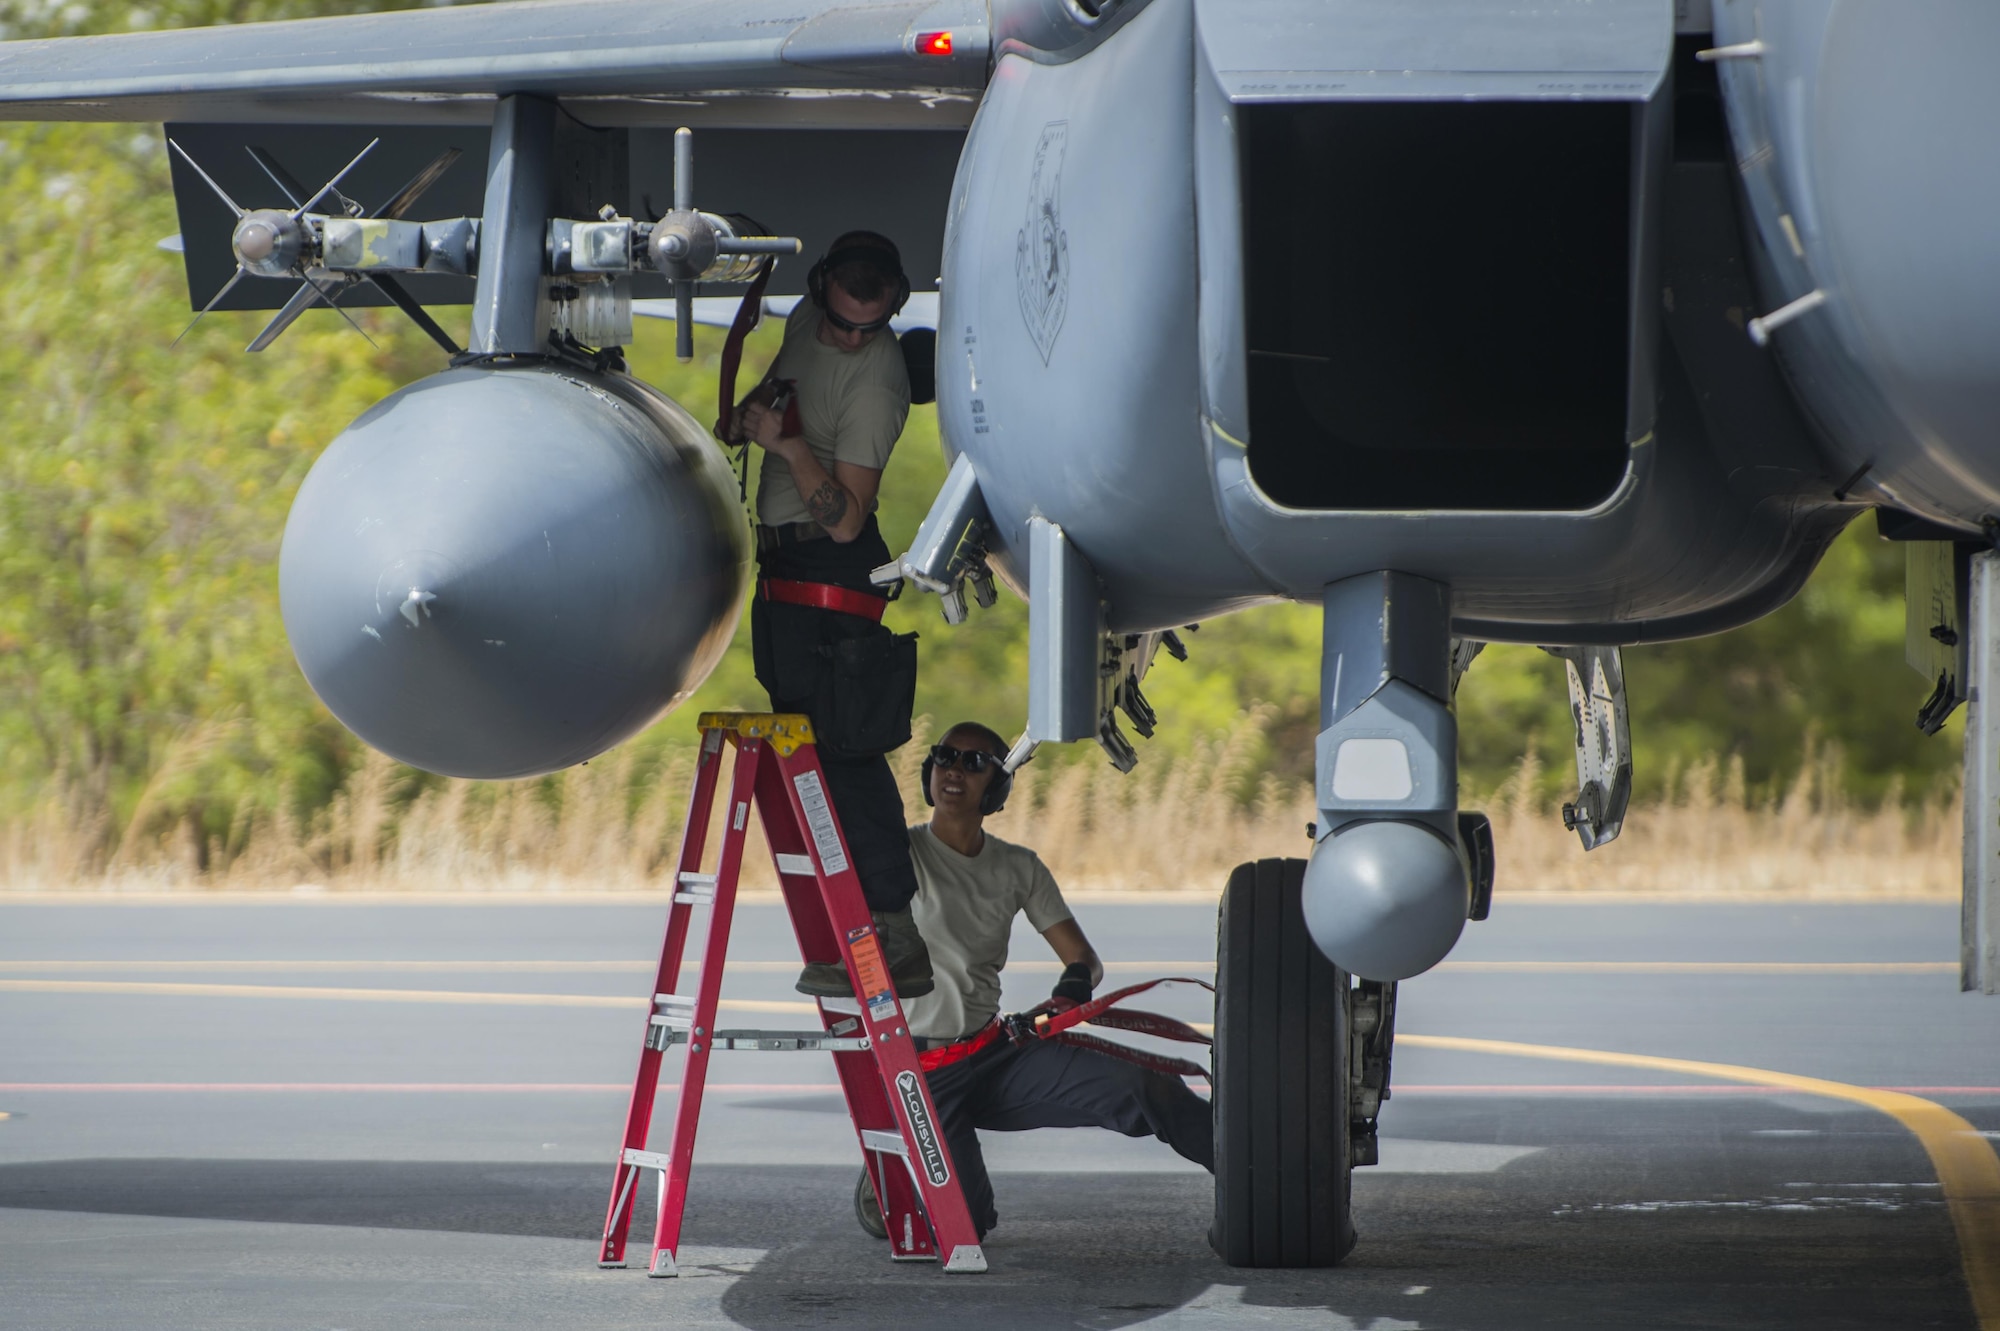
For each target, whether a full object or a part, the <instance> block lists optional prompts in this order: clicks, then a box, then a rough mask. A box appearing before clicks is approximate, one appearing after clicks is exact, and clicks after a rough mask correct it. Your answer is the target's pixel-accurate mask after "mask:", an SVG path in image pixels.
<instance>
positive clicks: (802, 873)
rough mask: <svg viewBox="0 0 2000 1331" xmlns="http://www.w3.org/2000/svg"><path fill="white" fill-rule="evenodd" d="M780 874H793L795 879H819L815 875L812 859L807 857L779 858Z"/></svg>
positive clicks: (786, 856)
mask: <svg viewBox="0 0 2000 1331" xmlns="http://www.w3.org/2000/svg"><path fill="white" fill-rule="evenodd" d="M778 872H779V873H788V874H791V875H792V876H793V877H795V878H813V877H817V875H816V874H814V873H813V862H812V858H811V857H810V856H807V855H780V856H778Z"/></svg>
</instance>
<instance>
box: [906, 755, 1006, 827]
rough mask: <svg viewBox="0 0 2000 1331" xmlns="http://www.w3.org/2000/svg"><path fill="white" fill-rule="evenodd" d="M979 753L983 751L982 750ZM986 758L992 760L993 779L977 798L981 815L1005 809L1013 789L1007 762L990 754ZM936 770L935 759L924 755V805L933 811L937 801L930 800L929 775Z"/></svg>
mask: <svg viewBox="0 0 2000 1331" xmlns="http://www.w3.org/2000/svg"><path fill="white" fill-rule="evenodd" d="M981 752H982V753H983V752H985V750H983V749H982V750H981ZM988 756H989V757H992V758H993V779H992V780H991V781H990V782H988V783H987V785H986V793H985V794H984V795H981V796H980V797H979V812H980V813H982V814H993V813H998V812H1000V810H1002V809H1004V808H1006V807H1007V795H1008V793H1009V792H1010V791H1012V790H1013V789H1014V774H1013V773H1012V772H1010V771H1008V770H1007V760H1006V759H1004V758H1000V757H997V756H994V755H991V754H988ZM936 768H937V759H935V758H933V757H931V756H930V755H929V754H928V753H926V754H925V755H924V778H923V779H924V803H925V804H926V805H928V806H930V807H931V808H933V809H935V808H936V807H937V801H936V800H934V799H932V798H931V773H932V772H933V771H935V770H936Z"/></svg>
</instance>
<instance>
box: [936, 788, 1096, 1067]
mask: <svg viewBox="0 0 2000 1331" xmlns="http://www.w3.org/2000/svg"><path fill="white" fill-rule="evenodd" d="M910 857H911V858H912V859H913V860H915V861H916V866H917V895H916V899H915V900H914V901H912V902H911V903H910V910H911V912H912V913H913V914H914V915H915V916H916V920H917V932H918V933H921V934H922V935H923V936H924V944H925V946H927V947H928V948H929V949H930V953H931V969H932V970H933V971H934V972H935V973H936V975H937V988H936V989H935V990H933V991H932V992H930V993H928V994H925V995H924V996H923V997H922V998H912V999H907V1000H905V1001H904V1003H903V1012H904V1014H905V1015H907V1016H908V1017H909V1019H910V1032H911V1033H912V1034H914V1035H922V1036H926V1037H929V1038H931V1039H934V1040H955V1039H957V1038H958V1037H959V1036H961V1035H970V1034H971V1033H972V1032H974V1031H976V1030H978V1029H979V1028H980V1027H981V1026H984V1025H985V1024H986V1023H987V1022H989V1021H991V1020H992V1019H993V1017H994V1016H995V1014H997V1013H998V1012H999V1011H1000V968H1001V967H1003V966H1005V965H1006V964H1007V941H1008V938H1009V935H1010V934H1011V933H1012V931H1013V927H1014V916H1015V914H1016V913H1018V912H1022V911H1025V912H1026V913H1027V916H1028V923H1029V924H1031V925H1033V926H1034V927H1035V929H1036V930H1037V931H1038V932H1040V931H1046V930H1048V929H1052V928H1054V927H1055V926H1056V925H1058V924H1061V923H1062V922H1063V921H1064V920H1067V919H1070V918H1072V917H1071V915H1070V913H1069V907H1068V906H1067V905H1065V904H1064V903H1063V899H1062V893H1061V892H1060V891H1058V890H1057V888H1056V880H1055V877H1054V876H1053V875H1052V874H1050V873H1049V871H1048V866H1046V865H1044V864H1043V863H1042V860H1041V857H1040V856H1039V855H1037V854H1035V852H1034V851H1032V850H1029V849H1028V848H1027V847H1025V846H1017V845H1015V844H1014V843H1013V842H1011V841H1002V840H1001V839H1000V838H999V837H997V836H994V835H993V834H992V833H990V832H989V833H987V834H986V844H984V845H983V846H981V847H980V848H979V853H978V854H977V855H961V854H959V853H958V852H957V851H955V850H953V849H952V848H951V847H950V846H947V845H945V844H944V843H943V842H942V841H939V840H938V839H937V837H936V836H934V835H933V834H932V833H931V829H930V826H929V825H928V824H925V823H919V824H917V826H915V827H912V828H911V829H910Z"/></svg>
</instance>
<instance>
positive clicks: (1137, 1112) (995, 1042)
mask: <svg viewBox="0 0 2000 1331" xmlns="http://www.w3.org/2000/svg"><path fill="white" fill-rule="evenodd" d="M1006 752H1007V745H1006V742H1005V741H1004V740H1002V739H1001V737H1000V736H999V734H998V733H996V732H995V731H993V730H991V729H989V728H988V727H986V726H983V725H979V724H977V723H974V722H964V723H961V724H959V725H956V726H954V727H952V729H951V730H950V731H948V732H946V734H945V736H944V739H943V741H942V742H941V743H939V744H937V745H936V746H934V747H933V748H932V749H931V752H930V756H929V757H928V758H927V759H926V760H925V761H924V770H923V779H924V801H925V803H927V804H929V805H931V806H932V813H931V818H930V822H929V823H928V824H927V825H919V826H916V827H913V828H911V829H910V843H911V850H912V854H913V858H914V859H915V862H916V867H917V882H918V887H917V895H916V899H915V901H914V902H913V903H912V909H913V912H914V914H915V916H916V921H917V927H918V928H919V929H920V930H922V932H923V935H924V937H925V938H926V939H928V940H929V943H930V949H931V959H932V966H933V969H934V972H935V974H936V977H937V989H936V991H935V992H934V993H932V994H931V995H930V996H928V997H925V998H918V999H915V1000H912V1001H911V1002H909V1003H908V1004H906V1005H905V1010H906V1012H907V1015H908V1017H909V1026H910V1031H911V1033H912V1034H913V1035H916V1036H920V1037H924V1038H923V1039H922V1041H921V1043H920V1048H922V1050H923V1052H922V1053H921V1055H920V1061H921V1063H922V1066H923V1067H924V1069H925V1071H926V1073H927V1078H928V1081H929V1083H930V1089H931V1096H932V1098H933V1099H934V1100H935V1101H936V1103H937V1109H938V1115H939V1117H940V1118H941V1120H942V1121H943V1125H944V1136H945V1142H946V1144H947V1145H948V1146H949V1148H950V1150H951V1158H952V1160H953V1161H954V1162H955V1163H956V1164H957V1166H958V1173H959V1180H960V1186H961V1187H962V1188H963V1189H964V1193H965V1202H966V1207H967V1209H968V1210H969V1211H970V1212H971V1216H972V1223H973V1225H974V1226H975V1227H976V1228H977V1230H978V1232H979V1234H980V1236H981V1237H982V1238H983V1237H984V1236H985V1234H986V1232H987V1231H988V1230H990V1229H992V1228H993V1226H994V1225H996V1224H998V1223H999V1213H998V1212H997V1211H996V1210H995V1208H994V1202H993V1184H992V1181H991V1179H990V1178H989V1177H988V1176H987V1173H986V1166H985V1162H984V1159H983V1158H982V1156H981V1154H980V1149H979V1136H978V1130H979V1129H981V1128H984V1129H986V1130H987V1131H989V1132H1020V1131H1025V1130H1026V1129H1029V1128H1074V1127H1101V1128H1109V1129H1111V1130H1112V1131H1113V1132H1119V1133H1123V1134H1124V1135H1126V1136H1128V1137H1144V1136H1155V1137H1158V1138H1159V1139H1160V1140H1161V1141H1163V1142H1165V1143H1166V1144H1167V1145H1169V1146H1171V1147H1173V1149H1174V1150H1175V1151H1177V1152H1179V1153H1180V1154H1181V1155H1182V1156H1184V1157H1185V1158H1187V1159H1189V1160H1192V1161H1194V1162H1195V1163H1196V1164H1198V1165H1200V1166H1202V1167H1203V1168H1204V1169H1207V1170H1209V1171H1210V1172H1211V1173H1212V1172H1214V1169H1215V1136H1214V1126H1213V1123H1212V1120H1211V1118H1210V1110H1209V1104H1208V1101H1206V1100H1204V1099H1202V1098H1201V1097H1200V1096H1199V1095H1197V1094H1195V1093H1194V1092H1193V1091H1192V1090H1190V1089H1188V1085H1187V1083H1186V1082H1185V1081H1183V1080H1182V1079H1181V1077H1180V1075H1178V1072H1177V1071H1166V1070H1163V1069H1165V1068H1168V1067H1170V1066H1172V1065H1173V1064H1174V1063H1175V1062H1177V1061H1176V1060H1168V1059H1164V1058H1158V1057H1153V1056H1149V1055H1146V1054H1144V1053H1141V1052H1139V1051H1136V1050H1132V1051H1127V1052H1123V1053H1120V1052H1113V1051H1117V1050H1119V1047H1118V1046H1115V1045H1111V1044H1109V1043H1108V1042H1103V1041H1096V1040H1092V1039H1090V1037H1080V1038H1079V1037H1067V1036H1066V1037H1061V1038H1043V1037H1042V1036H1041V1035H1038V1034H1037V1033H1036V1032H1035V1030H1034V1029H1033V1027H1034V1023H1032V1022H1030V1023H1027V1024H1025V1025H1024V1024H1023V1022H1022V1021H1021V1019H1019V1018H1014V1019H1002V1018H1001V1017H1000V1016H999V1011H1000V971H1001V969H1002V968H1003V967H1004V966H1005V965H1006V964H1007V944H1008V937H1009V934H1010V932H1011V930H1012V927H1013V922H1014V916H1015V914H1016V913H1017V912H1022V913H1025V914H1026V915H1027V917H1028V923H1029V924H1030V925H1032V926H1034V928H1035V929H1036V930H1037V931H1039V932H1040V933H1041V935H1042V937H1044V938H1045V939H1047V940H1048V943H1049V946H1050V947H1051V948H1052V949H1054V951H1055V954H1056V956H1057V957H1059V958H1060V959H1061V960H1062V962H1063V963H1064V967H1065V969H1064V971H1063V974H1062V979H1061V980H1060V981H1059V982H1058V983H1057V985H1056V987H1055V993H1054V998H1055V1000H1057V1001H1056V1003H1055V1004H1052V1005H1050V1006H1052V1007H1053V1008H1055V1009H1056V1010H1057V1011H1058V1012H1060V1011H1063V1010H1072V1005H1084V1004H1089V1003H1090V999H1091V991H1092V990H1093V989H1094V988H1095V987H1096V985H1097V984H1098V982H1099V981H1100V980H1102V979H1103V975H1104V966H1103V963H1102V962H1100V961H1099V960H1098V957H1097V953H1096V951H1095V950H1094V949H1093V948H1092V947H1091V945H1090V941H1089V940H1088V939H1087V938H1085V937H1084V933H1083V930H1082V929H1081V928H1079V927H1078V925H1077V923H1076V920H1075V919H1074V917H1072V916H1071V914H1070V911H1069V907H1068V906H1067V905H1065V904H1064V902H1063V898H1062V893H1061V891H1060V890H1058V889H1057V887H1056V882H1055V879H1054V877H1053V876H1051V875H1050V873H1049V871H1048V868H1047V867H1046V866H1045V865H1044V864H1043V863H1042V861H1041V859H1040V857H1039V856H1037V855H1036V854H1035V853H1034V852H1033V851H1031V850H1028V849H1027V848H1025V847H1023V846H1017V845H1014V844H1012V843H1011V842H1007V841H1002V840H1001V839H1000V838H999V837H996V836H993V835H991V834H989V833H988V832H986V830H985V822H986V818H987V816H988V815H989V814H993V813H997V812H999V811H1000V808H1001V807H1002V806H1003V805H1004V804H1005V803H1006V802H1007V793H1008V788H1009V786H1010V785H1011V784H1012V777H1011V776H1010V775H1009V774H1008V773H1007V772H1006V771H1005V770H1004V769H1003V768H1002V767H1001V759H1002V758H1003V757H1004V756H1005V754H1006ZM1105 1001H1116V1000H1115V997H1107V999H1106V1000H1105ZM1093 1006H1095V1005H1093ZM1079 1015H1081V1014H1079ZM1153 1020H1158V1019H1153ZM1010 1022H1011V1023H1012V1029H1011V1031H1010ZM1134 1029H1141V1027H1138V1026H1135V1027H1134ZM1172 1038H1186V1037H1172ZM1135 1059H1136V1060H1137V1061H1134V1060H1135ZM873 1202H874V1192H873V1189H872V1188H871V1187H870V1185H869V1182H868V1179H867V1176H866V1175H864V1176H863V1178H862V1181H861V1183H860V1185H859V1187H858V1190H857V1192H856V1206H857V1211H858V1213H859V1214H860V1216H861V1220H862V1224H863V1225H864V1226H866V1227H868V1228H869V1229H870V1232H872V1233H875V1234H876V1235H877V1237H881V1236H882V1235H881V1232H880V1230H879V1229H878V1228H877V1226H879V1225H880V1220H879V1218H878V1217H876V1216H875V1215H873V1214H872V1207H873Z"/></svg>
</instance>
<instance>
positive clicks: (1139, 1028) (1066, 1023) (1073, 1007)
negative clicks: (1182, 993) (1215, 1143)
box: [1016, 976, 1215, 1079]
mask: <svg viewBox="0 0 2000 1331" xmlns="http://www.w3.org/2000/svg"><path fill="white" fill-rule="evenodd" d="M1163 984H1195V985H1200V986H1201V987H1202V988H1204V989H1206V990H1208V991H1209V992H1210V993H1214V992H1215V986H1214V985H1212V984H1210V983H1208V982H1207V981H1206V980H1195V979H1189V978H1187V977H1186V976H1167V977H1164V978H1162V979H1158V980H1147V981H1146V982H1145V983H1143V984H1134V985H1128V986H1127V987H1125V988H1123V989H1116V990H1113V991H1112V992H1111V993H1108V994H1105V995H1103V996H1102V997H1099V998H1093V999H1091V1000H1090V1001H1089V1002H1088V1003H1076V1004H1066V1003H1065V1000H1063V999H1059V998H1052V999H1050V1000H1048V1001H1047V1002H1046V1003H1043V1004H1041V1005H1040V1006H1038V1007H1034V1008H1030V1009H1029V1010H1028V1011H1026V1012H1023V1013H1022V1014H1021V1015H1020V1017H1019V1018H1017V1019H1016V1020H1017V1021H1019V1022H1020V1023H1021V1024H1023V1025H1026V1024H1027V1023H1029V1022H1032V1023H1033V1029H1034V1033H1035V1034H1036V1035H1038V1036H1040V1037H1041V1038H1042V1039H1044V1040H1060V1041H1061V1042H1062V1043H1064V1044H1070V1045H1077V1046H1079V1047H1081V1048H1084V1049H1094V1050H1096V1051H1097V1052H1098V1053H1100V1054H1109V1055H1110V1056H1111V1057H1113V1058H1122V1059H1124V1060H1125V1061H1126V1062H1127V1063H1136V1064H1138V1065H1139V1066H1140V1067H1142V1068H1148V1069H1150V1070H1152V1071H1154V1072H1164V1073H1166V1074H1167V1075H1169V1076H1175V1077H1201V1078H1204V1079H1206V1078H1207V1076H1208V1069H1207V1068H1205V1067H1203V1066H1202V1065H1201V1064H1199V1063H1196V1062H1193V1061H1192V1060H1190V1059H1185V1058H1175V1057H1173V1056H1172V1055H1171V1054H1155V1053H1151V1052H1149V1051H1147V1050H1144V1049H1134V1048H1133V1047H1132V1046H1131V1045H1127V1044H1120V1043H1118V1042H1117V1041H1115V1040H1105V1039H1100V1038H1099V1037H1097V1036H1095V1035H1089V1034H1085V1033H1084V1032H1081V1031H1073V1030H1071V1029H1070V1028H1071V1027H1074V1026H1080V1025H1082V1024H1083V1023H1085V1022H1089V1023H1090V1024H1091V1025H1093V1026H1106V1027H1110V1028H1112V1029H1114V1030H1122V1031H1131V1032H1133V1033H1134V1034H1137V1035H1151V1036H1154V1037H1156V1038H1158V1039H1162V1040H1179V1041H1180V1042H1182V1043H1183V1044H1201V1045H1212V1044H1214V1043H1215V1041H1214V1040H1212V1039H1211V1038H1209V1037H1208V1036H1206V1035H1203V1034H1202V1033H1201V1032H1200V1031H1198V1030H1196V1029H1195V1028H1194V1027H1192V1026H1190V1025H1188V1024H1187V1023H1186V1022H1184V1021H1178V1020H1176V1019H1175V1018H1173V1017H1163V1016H1161V1015H1160V1014H1159V1013H1157V1012H1119V1011H1113V1009H1114V1008H1116V1007H1117V1005H1118V1004H1120V1003H1122V1002H1124V1001H1125V1000H1126V999H1128V998H1131V997H1132V996H1133V995H1135V994H1143V993H1145V992H1146V991H1147V990H1148V989H1152V988H1155V987H1157V986H1159V985H1163Z"/></svg>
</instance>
